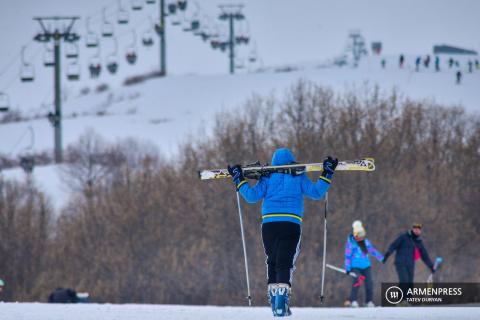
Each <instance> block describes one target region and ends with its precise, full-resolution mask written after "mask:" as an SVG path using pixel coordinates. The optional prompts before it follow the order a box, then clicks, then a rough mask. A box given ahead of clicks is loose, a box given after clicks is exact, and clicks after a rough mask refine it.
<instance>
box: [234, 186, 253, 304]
mask: <svg viewBox="0 0 480 320" xmlns="http://www.w3.org/2000/svg"><path fill="white" fill-rule="evenodd" d="M237 206H238V217H239V219H240V233H241V234H242V245H243V257H244V258H245V275H246V278H247V299H248V305H249V306H252V296H251V295H250V278H249V277H248V259H247V247H246V245H245V235H244V232H243V219H242V206H241V205H240V194H239V192H238V190H237Z"/></svg>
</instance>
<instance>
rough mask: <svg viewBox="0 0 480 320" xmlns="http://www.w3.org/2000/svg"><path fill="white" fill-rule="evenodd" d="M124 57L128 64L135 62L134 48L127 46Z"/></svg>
mask: <svg viewBox="0 0 480 320" xmlns="http://www.w3.org/2000/svg"><path fill="white" fill-rule="evenodd" d="M125 58H126V60H127V62H128V63H129V64H135V62H137V54H136V52H135V48H127V53H126V54H125Z"/></svg>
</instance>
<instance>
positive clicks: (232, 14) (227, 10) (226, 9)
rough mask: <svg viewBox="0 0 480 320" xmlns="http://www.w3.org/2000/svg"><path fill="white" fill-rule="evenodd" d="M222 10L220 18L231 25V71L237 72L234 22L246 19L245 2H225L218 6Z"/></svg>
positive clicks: (229, 46) (229, 42)
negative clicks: (244, 12)
mask: <svg viewBox="0 0 480 320" xmlns="http://www.w3.org/2000/svg"><path fill="white" fill-rule="evenodd" d="M218 7H219V8H220V10H221V11H222V12H221V13H220V15H219V16H218V18H219V19H220V20H222V21H228V22H229V25H230V35H229V39H228V48H229V58H230V73H231V74H233V73H235V41H236V40H235V29H234V22H235V21H241V20H245V15H244V14H243V13H242V9H243V4H224V5H219V6H218Z"/></svg>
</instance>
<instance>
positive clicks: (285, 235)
mask: <svg viewBox="0 0 480 320" xmlns="http://www.w3.org/2000/svg"><path fill="white" fill-rule="evenodd" d="M300 238H301V227H300V225H299V224H297V223H294V222H287V221H279V222H268V223H264V224H262V240H263V247H264V248H265V254H266V256H267V261H266V263H267V277H268V283H269V284H270V283H288V284H289V285H290V286H291V285H292V274H293V271H294V270H295V260H296V258H297V257H298V254H299V253H300Z"/></svg>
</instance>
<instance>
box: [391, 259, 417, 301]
mask: <svg viewBox="0 0 480 320" xmlns="http://www.w3.org/2000/svg"><path fill="white" fill-rule="evenodd" d="M395 269H396V270H397V274H398V282H399V284H398V286H399V287H400V289H402V292H403V298H404V299H405V298H406V297H407V292H408V289H413V278H414V276H415V265H414V264H413V265H407V264H395Z"/></svg>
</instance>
